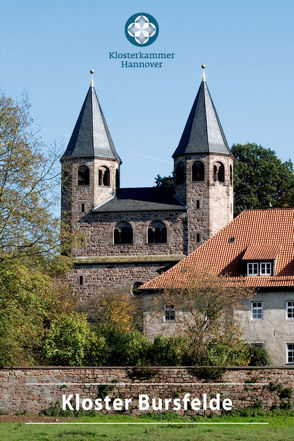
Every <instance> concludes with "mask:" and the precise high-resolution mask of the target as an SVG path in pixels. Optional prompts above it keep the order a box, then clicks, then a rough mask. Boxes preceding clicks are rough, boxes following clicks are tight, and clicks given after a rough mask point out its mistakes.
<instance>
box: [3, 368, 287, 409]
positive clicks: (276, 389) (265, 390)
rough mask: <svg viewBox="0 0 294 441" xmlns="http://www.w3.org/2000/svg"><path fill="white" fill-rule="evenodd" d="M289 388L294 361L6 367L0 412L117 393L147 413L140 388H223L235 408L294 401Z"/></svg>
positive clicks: (211, 391) (170, 394)
mask: <svg viewBox="0 0 294 441" xmlns="http://www.w3.org/2000/svg"><path fill="white" fill-rule="evenodd" d="M213 373H214V374H215V375H213ZM209 377H210V378H209ZM212 377H213V379H212ZM36 383H38V384H36ZM56 383H57V384H56ZM81 383H82V384H81ZM93 383H94V384H93ZM105 383H106V384H105ZM230 383H232V384H230ZM286 388H291V389H292V390H293V389H294V366H286V367H285V366H283V367H262V368H258V367H257V368H255V367H238V368H236V367H233V368H224V370H223V371H221V370H220V368H216V369H212V368H209V370H208V369H207V368H198V367H197V368H196V367H144V368H138V367H30V368H22V367H19V368H2V369H0V412H8V413H11V414H14V413H17V412H27V413H38V412H40V411H41V410H43V409H47V408H48V407H50V406H53V405H55V403H56V401H59V402H61V401H62V395H63V394H66V395H69V394H80V396H81V398H92V399H93V400H95V399H96V398H97V397H101V398H104V397H105V395H109V396H110V397H112V398H113V399H114V398H122V399H125V398H132V404H131V406H130V410H129V411H128V412H126V413H131V414H133V415H138V414H140V413H144V412H142V411H139V410H138V406H137V399H138V395H139V394H148V395H149V396H150V397H157V398H163V399H165V398H173V399H175V398H182V397H183V396H184V394H186V393H190V394H191V396H192V397H196V398H198V397H199V398H202V394H204V393H205V394H207V396H208V398H210V397H211V398H214V397H215V396H216V394H217V393H219V394H220V395H221V399H225V398H230V399H231V400H232V403H233V409H241V408H244V407H248V406H262V407H263V408H264V409H270V408H271V407H272V406H273V405H278V406H280V405H281V403H282V402H284V403H285V402H286V403H290V404H291V405H293V404H294V398H293V394H292V396H291V397H289V396H288V395H289V389H286ZM285 389H286V390H285ZM285 395H286V396H285ZM290 395H291V393H290ZM103 413H106V411H105V412H104V411H103ZM108 413H109V412H108ZM177 413H179V414H181V415H183V414H186V415H194V414H195V413H198V414H203V413H205V414H209V413H210V412H209V411H205V412H203V411H197V412H195V411H192V410H191V409H188V410H186V411H184V410H181V411H178V412H177ZM216 413H217V412H216Z"/></svg>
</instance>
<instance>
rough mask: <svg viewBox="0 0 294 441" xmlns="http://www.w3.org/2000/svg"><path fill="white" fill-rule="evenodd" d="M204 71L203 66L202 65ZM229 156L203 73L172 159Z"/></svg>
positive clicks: (229, 152)
mask: <svg viewBox="0 0 294 441" xmlns="http://www.w3.org/2000/svg"><path fill="white" fill-rule="evenodd" d="M202 68H203V69H205V65H204V64H203V65H202ZM195 153H221V154H224V155H231V156H232V153H231V151H230V148H229V146H228V143H227V140H226V137H225V134H224V131H223V128H222V126H221V123H220V120H219V117H218V114H217V112H216V109H215V107H214V104H213V101H212V98H211V95H210V93H209V90H208V87H207V84H206V81H205V73H204V70H203V77H202V82H201V85H200V87H199V90H198V93H197V96H196V98H195V101H194V103H193V106H192V109H191V111H190V114H189V117H188V120H187V122H186V126H185V128H184V131H183V134H182V137H181V139H180V142H179V145H178V147H177V149H176V151H175V152H174V154H173V158H175V157H177V156H182V155H185V154H195Z"/></svg>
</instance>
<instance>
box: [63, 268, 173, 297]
mask: <svg viewBox="0 0 294 441" xmlns="http://www.w3.org/2000/svg"><path fill="white" fill-rule="evenodd" d="M171 265H172V262H161V263H156V262H154V263H151V262H148V261H147V262H142V263H109V264H82V265H75V267H74V268H73V269H72V270H71V272H70V273H69V275H68V280H69V282H70V283H71V285H72V287H73V292H74V294H75V295H77V296H78V298H79V299H80V301H81V302H83V301H86V300H89V299H90V298H91V297H94V296H95V295H97V294H98V293H99V292H101V291H105V290H112V289H114V290H124V291H125V293H126V294H131V293H132V287H133V284H134V283H135V282H142V283H145V282H147V281H149V280H151V279H153V278H154V277H156V276H158V275H159V274H160V272H161V271H163V270H165V269H167V268H169V267H170V266H171ZM80 276H83V285H82V286H81V285H80Z"/></svg>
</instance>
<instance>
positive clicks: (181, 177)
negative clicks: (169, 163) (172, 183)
mask: <svg viewBox="0 0 294 441" xmlns="http://www.w3.org/2000/svg"><path fill="white" fill-rule="evenodd" d="M184 182H185V167H184V164H183V163H182V162H179V163H178V165H177V167H176V185H181V184H184Z"/></svg>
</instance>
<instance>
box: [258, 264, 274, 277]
mask: <svg viewBox="0 0 294 441" xmlns="http://www.w3.org/2000/svg"><path fill="white" fill-rule="evenodd" d="M260 275H261V276H271V275H272V263H271V262H261V263H260Z"/></svg>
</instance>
